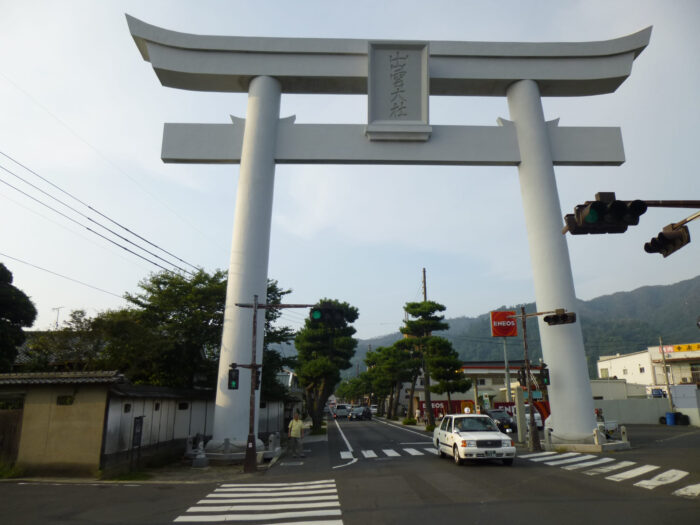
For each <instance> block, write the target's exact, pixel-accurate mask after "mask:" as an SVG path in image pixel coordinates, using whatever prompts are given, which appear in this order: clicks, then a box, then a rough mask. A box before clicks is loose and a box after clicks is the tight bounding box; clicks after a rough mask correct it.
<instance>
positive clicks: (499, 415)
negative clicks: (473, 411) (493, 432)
mask: <svg viewBox="0 0 700 525" xmlns="http://www.w3.org/2000/svg"><path fill="white" fill-rule="evenodd" d="M486 414H488V416H489V417H490V418H491V419H493V420H494V421H495V422H496V424H497V425H498V429H499V430H500V431H501V432H503V433H504V434H510V433H511V432H515V431H516V430H517V428H518V427H517V424H516V423H515V421H514V420H513V417H512V416H511V415H510V414H509V413H508V412H506V411H505V410H503V409H502V408H495V409H492V410H487V411H486Z"/></svg>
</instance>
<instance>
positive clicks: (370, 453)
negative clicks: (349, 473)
mask: <svg viewBox="0 0 700 525" xmlns="http://www.w3.org/2000/svg"><path fill="white" fill-rule="evenodd" d="M362 455H363V456H364V457H366V458H376V457H377V454H375V452H374V450H363V451H362Z"/></svg>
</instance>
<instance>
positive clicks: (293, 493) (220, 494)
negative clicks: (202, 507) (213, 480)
mask: <svg viewBox="0 0 700 525" xmlns="http://www.w3.org/2000/svg"><path fill="white" fill-rule="evenodd" d="M336 492H337V490H336V489H335V487H334V488H332V489H321V490H319V489H315V490H299V491H284V495H285V496H308V495H310V494H335V493H336ZM269 495H270V493H269V492H242V493H240V497H245V498H250V497H254V496H269ZM235 496H236V494H231V493H230V492H218V493H215V494H209V496H208V497H209V498H233V497H235Z"/></svg>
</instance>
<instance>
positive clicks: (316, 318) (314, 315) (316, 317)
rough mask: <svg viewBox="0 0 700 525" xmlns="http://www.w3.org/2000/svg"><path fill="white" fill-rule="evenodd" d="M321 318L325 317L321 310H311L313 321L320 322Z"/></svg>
mask: <svg viewBox="0 0 700 525" xmlns="http://www.w3.org/2000/svg"><path fill="white" fill-rule="evenodd" d="M321 317H323V315H322V314H321V310H319V309H318V308H314V309H313V310H311V319H313V320H314V321H319V320H320V319H321Z"/></svg>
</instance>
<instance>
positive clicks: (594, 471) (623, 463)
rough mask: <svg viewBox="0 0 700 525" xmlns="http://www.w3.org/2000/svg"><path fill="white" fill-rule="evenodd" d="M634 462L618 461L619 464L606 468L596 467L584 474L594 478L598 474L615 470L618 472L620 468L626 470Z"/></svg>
mask: <svg viewBox="0 0 700 525" xmlns="http://www.w3.org/2000/svg"><path fill="white" fill-rule="evenodd" d="M634 464H635V462H634V461H620V462H619V463H613V464H612V465H608V466H607V467H598V468H594V469H591V470H587V471H585V472H584V474H586V475H587V476H596V475H598V474H607V473H608V472H613V471H615V470H620V469H621V468H627V467H631V466H632V465H634Z"/></svg>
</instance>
